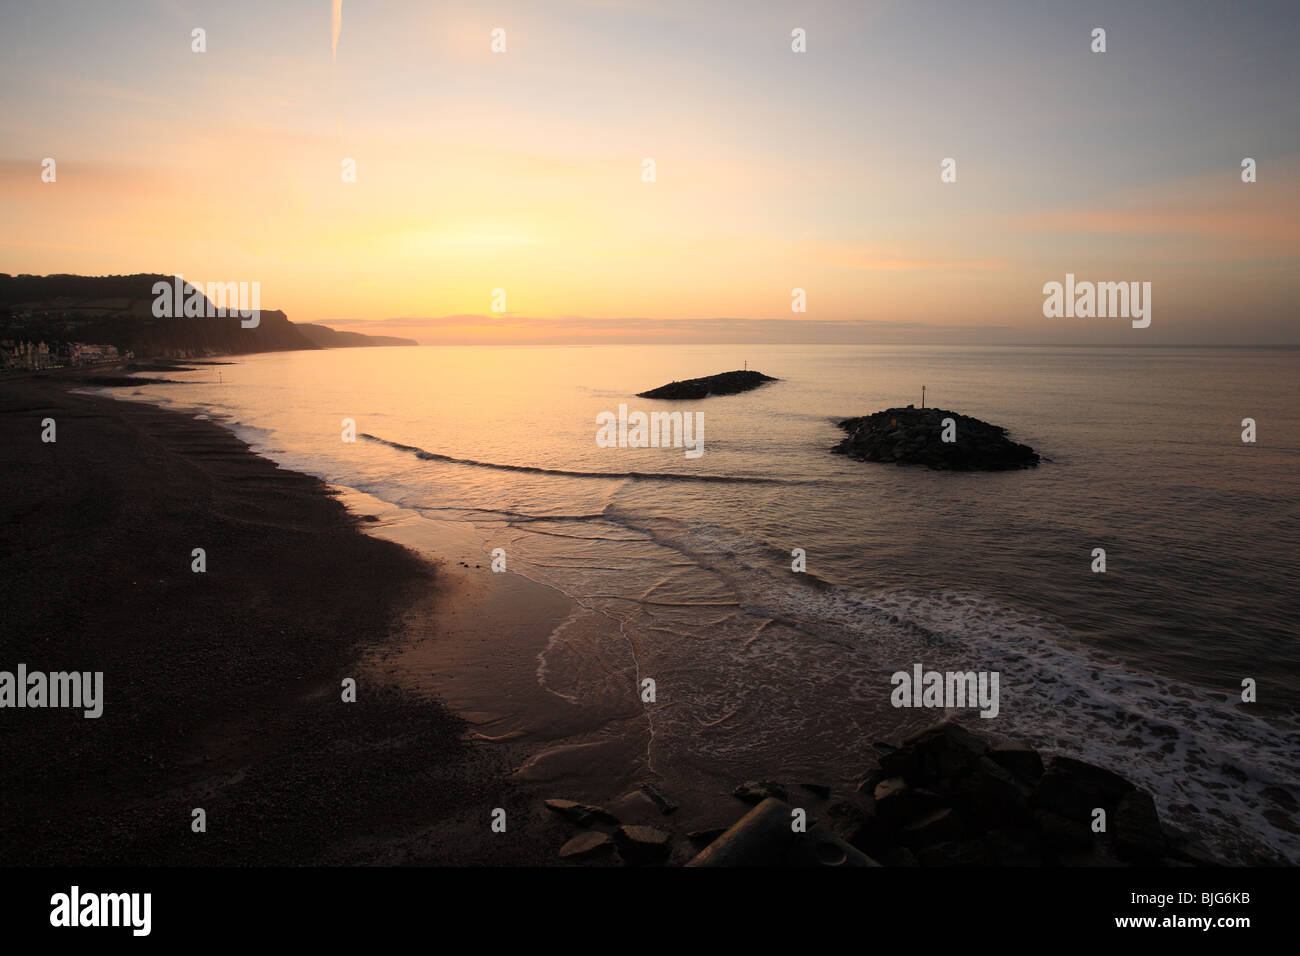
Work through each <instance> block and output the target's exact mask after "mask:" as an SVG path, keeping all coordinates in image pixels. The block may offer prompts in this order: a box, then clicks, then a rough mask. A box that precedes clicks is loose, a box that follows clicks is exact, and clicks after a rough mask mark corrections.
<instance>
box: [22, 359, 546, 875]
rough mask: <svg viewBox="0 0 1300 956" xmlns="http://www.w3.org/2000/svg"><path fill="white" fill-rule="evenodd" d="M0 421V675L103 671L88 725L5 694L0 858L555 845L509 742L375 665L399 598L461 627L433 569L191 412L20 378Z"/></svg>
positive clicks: (256, 859) (248, 859)
mask: <svg viewBox="0 0 1300 956" xmlns="http://www.w3.org/2000/svg"><path fill="white" fill-rule="evenodd" d="M47 417H49V418H53V419H55V421H56V423H57V441H56V442H54V443H50V444H46V443H43V442H42V441H41V421H42V419H44V418H47ZM0 436H2V439H3V448H4V468H3V470H2V471H0V476H2V477H0V515H2V516H3V517H2V520H0V527H2V529H3V530H2V531H0V535H3V539H4V541H3V545H4V548H3V553H4V558H3V562H2V564H0V607H2V608H3V609H2V610H0V670H8V671H13V670H14V669H15V668H16V667H17V665H18V664H20V663H22V664H26V665H27V667H28V669H29V670H42V671H47V672H48V671H56V670H78V671H103V672H104V712H103V716H102V717H100V718H98V719H86V718H84V717H83V716H82V714H81V711H79V710H66V709H12V708H5V709H3V710H0V766H3V767H4V773H3V774H2V775H0V805H3V807H4V812H3V813H2V814H0V847H2V848H3V849H2V850H0V862H3V863H4V864H6V865H16V864H56V865H69V864H105V865H106V864H145V865H149V864H196V865H235V864H240V865H243V864H273V863H274V864H279V863H288V864H297V863H304V864H306V863H326V864H333V863H338V864H367V863H374V864H387V863H397V864H400V863H435V864H474V865H482V864H488V865H509V864H529V863H544V862H551V861H553V860H554V853H555V846H556V836H557V834H556V832H555V830H554V828H553V826H550V825H536V824H538V821H539V820H545V818H546V811H544V810H542V809H540V807H539V801H538V800H537V798H536V796H535V795H532V794H529V793H527V792H526V791H525V790H524V789H522V788H520V787H519V786H517V785H516V784H515V783H513V782H512V781H511V780H510V774H511V773H512V771H513V770H514V769H515V767H516V766H517V763H516V760H517V759H518V758H517V755H516V754H515V753H514V752H513V751H512V750H511V748H510V747H509V746H508V745H506V746H492V747H485V746H476V745H475V744H474V743H473V742H472V741H471V737H472V734H473V730H472V728H470V727H469V725H467V724H466V723H465V722H464V721H463V720H462V719H461V718H459V717H457V716H455V715H454V714H453V713H452V712H451V711H450V710H448V709H447V708H446V707H445V706H443V704H442V703H441V702H439V701H437V700H430V699H428V698H425V697H421V696H419V695H413V694H409V693H405V692H403V691H402V690H400V689H399V687H398V685H397V684H396V683H394V682H392V681H389V680H384V679H383V677H382V675H381V674H380V673H379V670H378V669H377V668H376V667H375V666H374V662H375V661H376V660H377V659H380V658H382V657H383V655H384V653H385V651H384V649H385V648H386V647H389V646H391V645H395V644H400V643H401V641H402V640H404V639H405V638H403V634H404V633H405V632H404V631H403V628H404V627H409V626H410V621H411V617H412V615H415V616H416V617H417V618H419V619H420V620H423V621H425V622H426V626H427V622H428V621H429V620H430V619H438V618H439V617H440V616H442V615H446V616H447V617H448V619H455V615H456V614H458V613H459V611H458V607H457V602H458V601H459V600H461V599H460V598H458V597H456V594H457V593H459V592H460V591H461V590H463V589H458V588H451V589H448V588H444V587H443V586H442V580H443V577H444V575H445V573H446V568H445V567H436V568H435V567H434V566H432V565H431V564H430V563H429V562H427V561H425V560H423V559H421V558H420V557H418V556H417V555H416V554H414V553H413V552H412V551H410V550H408V549H406V548H403V547H402V546H401V545H399V544H395V543H393V542H391V541H386V540H380V539H378V538H375V537H372V536H369V535H367V534H364V533H363V532H362V531H361V530H360V528H359V521H358V519H357V518H355V517H353V516H352V515H350V514H349V513H348V511H347V510H346V509H345V508H344V507H343V505H342V504H340V502H339V501H338V499H337V497H336V496H334V495H333V494H331V492H330V490H329V489H328V488H327V487H326V486H325V485H324V484H323V483H322V482H320V481H319V480H317V479H315V478H311V477H308V476H305V475H301V474H296V473H293V472H288V471H284V470H282V469H280V468H279V467H277V466H276V465H275V464H273V463H272V462H270V461H267V460H265V459H263V458H260V457H258V456H256V455H254V454H252V453H251V452H250V451H249V450H248V448H247V446H246V445H245V444H244V443H243V442H242V441H240V440H239V439H238V438H236V437H234V436H233V435H231V434H230V433H228V432H226V431H225V430H224V429H222V428H220V427H219V426H217V425H214V424H212V423H209V422H205V421H198V420H195V419H194V418H193V417H191V416H190V415H187V414H184V413H180V412H176V411H170V410H165V409H160V408H157V407H154V406H150V405H144V404H137V403H130V402H120V401H115V400H113V399H109V398H102V397H98V396H87V395H78V394H74V393H71V392H69V391H68V390H67V383H66V381H62V380H55V379H41V378H31V379H25V380H22V381H9V382H4V383H0ZM194 548H203V549H205V551H206V561H207V570H206V572H205V573H195V572H193V571H192V570H191V562H192V560H193V559H192V557H191V552H192V550H193V549H194ZM449 592H450V593H449ZM466 613H467V614H468V611H467V612H466ZM485 639H486V638H485ZM348 677H352V678H355V679H356V680H357V685H358V686H357V702H356V703H344V702H343V700H342V687H341V684H342V681H343V680H344V679H345V678H348ZM482 729H483V728H480V730H482ZM199 807H201V808H203V809H204V811H205V812H206V818H207V832H205V833H195V832H192V829H191V821H192V811H193V810H194V808H199ZM498 807H500V808H503V809H505V810H506V812H507V820H508V821H509V825H508V830H507V833H506V834H499V833H493V832H492V830H491V828H490V819H491V814H492V811H493V810H494V809H495V808H498Z"/></svg>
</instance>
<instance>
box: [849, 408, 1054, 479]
mask: <svg viewBox="0 0 1300 956" xmlns="http://www.w3.org/2000/svg"><path fill="white" fill-rule="evenodd" d="M946 422H948V423H947V424H946ZM839 426H840V428H842V429H844V430H845V431H846V432H848V433H849V435H848V437H847V438H845V439H844V440H843V441H841V442H840V443H839V444H838V445H836V446H835V447H834V448H833V449H831V450H832V451H833V452H835V453H836V454H839V455H848V456H849V457H850V458H852V459H854V460H856V461H878V462H892V463H894V464H899V465H924V466H925V467H927V468H933V469H935V470H939V471H1007V470H1010V469H1013V468H1033V467H1035V466H1036V465H1037V464H1038V463H1039V460H1040V459H1039V456H1038V453H1037V452H1036V451H1034V450H1033V449H1032V448H1030V447H1029V446H1028V445H1021V444H1019V443H1017V442H1013V441H1011V440H1010V439H1009V438H1007V430H1006V429H1005V428H1001V427H999V426H997V425H990V424H989V423H988V422H982V421H980V420H979V419H978V418H971V417H970V416H968V415H959V414H957V413H956V412H950V411H945V410H944V409H942V408H914V407H912V406H911V405H909V406H908V407H907V408H887V409H885V410H884V411H883V412H876V413H875V414H874V415H865V416H862V417H860V418H846V419H845V420H844V421H842V422H840V423H839ZM945 436H946V437H949V438H951V440H950V441H945V440H944V438H945Z"/></svg>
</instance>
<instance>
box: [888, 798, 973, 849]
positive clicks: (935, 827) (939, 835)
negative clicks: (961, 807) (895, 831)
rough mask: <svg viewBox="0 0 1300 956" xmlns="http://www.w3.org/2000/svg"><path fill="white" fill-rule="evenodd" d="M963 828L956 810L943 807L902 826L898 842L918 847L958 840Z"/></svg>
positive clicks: (913, 847) (914, 847)
mask: <svg viewBox="0 0 1300 956" xmlns="http://www.w3.org/2000/svg"><path fill="white" fill-rule="evenodd" d="M964 829H965V828H964V827H963V826H962V822H961V817H959V816H958V815H957V811H955V810H953V809H951V808H950V807H944V808H943V809H942V810H935V811H934V812H932V813H927V814H926V815H925V816H923V817H919V818H918V819H916V820H913V821H912V822H911V823H909V824H907V825H906V826H904V827H903V829H902V830H901V831H900V833H899V842H900V843H902V844H903V846H906V847H911V848H912V849H919V848H921V847H926V846H932V845H933V844H935V843H943V842H945V841H953V840H959V839H960V838H961V836H962V834H963V832H964Z"/></svg>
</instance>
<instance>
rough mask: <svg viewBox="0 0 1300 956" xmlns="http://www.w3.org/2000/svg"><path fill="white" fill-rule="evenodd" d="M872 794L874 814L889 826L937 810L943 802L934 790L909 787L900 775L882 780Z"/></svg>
mask: <svg viewBox="0 0 1300 956" xmlns="http://www.w3.org/2000/svg"><path fill="white" fill-rule="evenodd" d="M874 796H875V800H876V814H877V816H879V817H880V819H881V820H882V821H884V823H885V824H886V825H889V826H898V825H900V824H902V823H906V822H907V821H908V820H915V819H916V818H917V817H919V816H922V815H923V814H926V813H929V812H931V811H932V810H938V809H939V808H940V806H941V805H942V802H943V801H942V800H941V799H940V797H939V795H938V794H937V793H935V792H934V791H932V790H926V789H925V788H923V787H911V786H909V785H908V784H907V781H905V780H904V779H903V778H902V777H890V778H889V779H888V780H882V781H881V782H880V783H879V784H878V785H877V786H876V791H875V794H874Z"/></svg>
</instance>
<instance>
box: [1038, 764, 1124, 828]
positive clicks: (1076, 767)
mask: <svg viewBox="0 0 1300 956" xmlns="http://www.w3.org/2000/svg"><path fill="white" fill-rule="evenodd" d="M1133 789H1135V788H1134V786H1133V784H1131V783H1129V782H1128V781H1127V780H1125V779H1124V778H1123V777H1121V776H1120V775H1119V774H1117V773H1112V772H1111V771H1109V770H1103V769H1102V768H1101V767H1094V766H1093V765H1092V764H1089V763H1084V762H1083V761H1082V760H1075V759H1073V758H1072V757H1053V758H1052V762H1051V763H1050V764H1048V766H1047V772H1046V773H1044V774H1043V777H1042V779H1041V780H1039V781H1038V789H1037V790H1036V791H1035V792H1034V803H1035V804H1036V805H1037V806H1039V807H1042V808H1043V809H1045V810H1051V811H1053V812H1055V813H1059V814H1061V815H1062V816H1064V817H1069V818H1071V819H1079V820H1087V819H1091V817H1092V811H1093V809H1094V808H1096V807H1102V808H1103V809H1105V811H1106V815H1107V816H1108V817H1113V816H1114V813H1115V808H1116V807H1117V806H1119V801H1120V799H1121V798H1122V797H1123V796H1124V794H1126V793H1128V792H1129V791H1131V790H1133Z"/></svg>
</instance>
